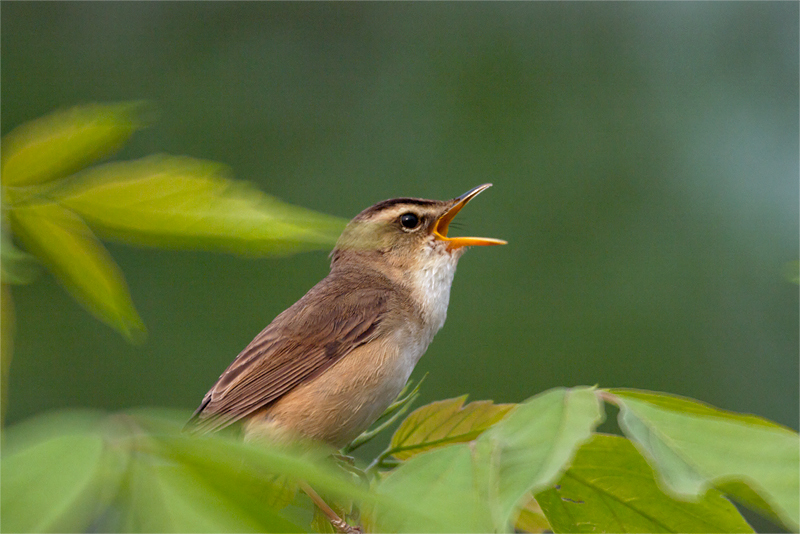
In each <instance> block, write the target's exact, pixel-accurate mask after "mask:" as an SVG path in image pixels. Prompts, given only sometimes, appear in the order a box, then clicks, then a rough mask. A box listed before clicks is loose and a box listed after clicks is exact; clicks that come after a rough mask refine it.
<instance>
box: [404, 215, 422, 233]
mask: <svg viewBox="0 0 800 534" xmlns="http://www.w3.org/2000/svg"><path fill="white" fill-rule="evenodd" d="M400 224H402V225H403V228H407V229H409V230H411V229H412V228H416V227H417V225H418V224H419V217H417V216H416V215H414V214H413V213H404V214H402V215H401V216H400Z"/></svg>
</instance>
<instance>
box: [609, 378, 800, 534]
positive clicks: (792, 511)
mask: <svg viewBox="0 0 800 534" xmlns="http://www.w3.org/2000/svg"><path fill="white" fill-rule="evenodd" d="M609 392H610V393H612V394H613V396H611V397H609V400H612V401H613V402H615V403H616V404H617V405H618V406H619V407H620V415H619V421H620V426H621V427H622V429H623V430H624V431H625V434H626V435H627V436H628V437H630V438H631V440H633V441H634V443H635V444H636V445H637V447H638V448H639V449H640V450H641V451H642V453H643V454H644V455H645V457H646V458H648V460H649V461H650V462H651V464H652V465H653V467H654V468H655V469H656V471H657V472H658V474H659V476H660V479H661V480H662V481H663V482H664V484H665V486H666V487H667V488H668V489H669V490H671V491H673V492H674V493H675V494H676V495H679V496H686V497H693V496H697V495H701V494H703V493H704V492H705V491H706V490H707V489H708V488H709V487H712V486H714V485H716V484H721V483H729V482H731V481H738V482H742V483H744V484H747V485H748V486H750V488H751V489H752V490H753V491H754V492H756V493H757V494H758V495H759V496H760V497H761V498H762V499H763V501H761V502H760V503H758V504H759V506H763V505H764V504H768V505H769V506H770V507H771V509H772V510H773V512H774V513H775V514H776V515H777V516H778V517H780V518H781V520H782V521H783V522H784V523H785V524H786V525H787V526H789V527H790V528H792V529H796V528H797V526H798V524H799V523H800V436H798V435H797V433H796V432H794V431H792V430H790V429H788V428H785V427H782V426H780V425H777V424H775V423H773V422H771V421H767V420H766V419H762V418H760V417H755V416H752V415H742V414H737V413H732V412H727V411H724V410H720V409H717V408H714V407H712V406H709V405H707V404H703V403H701V402H698V401H694V400H691V399H685V398H681V397H678V396H675V395H667V394H663V393H652V392H647V391H637V390H628V389H612V390H609ZM746 502H747V501H746Z"/></svg>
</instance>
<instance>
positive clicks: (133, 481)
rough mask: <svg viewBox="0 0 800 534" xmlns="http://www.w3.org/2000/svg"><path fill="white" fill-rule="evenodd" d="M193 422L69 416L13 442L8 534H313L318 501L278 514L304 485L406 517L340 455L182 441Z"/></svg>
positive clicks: (6, 480)
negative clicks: (357, 481) (295, 487)
mask: <svg viewBox="0 0 800 534" xmlns="http://www.w3.org/2000/svg"><path fill="white" fill-rule="evenodd" d="M187 416H188V414H183V413H181V414H179V415H178V416H177V417H176V416H174V415H173V414H171V413H169V414H168V413H166V412H161V413H154V412H153V411H135V412H130V413H123V414H117V415H114V416H111V417H105V418H102V419H101V418H100V417H99V416H98V415H96V414H83V413H77V414H76V413H73V412H65V413H59V414H51V415H46V416H42V417H37V418H35V419H34V420H31V421H27V422H25V423H22V424H19V425H15V426H13V427H11V428H9V429H6V430H5V431H4V435H3V437H4V443H3V456H2V459H1V460H0V461H2V464H0V468H2V472H3V492H2V501H0V513H2V519H3V522H2V528H3V529H4V530H8V531H15V532H20V531H32V530H34V531H35V530H50V531H61V532H76V531H94V532H154V531H157V532H209V531H215V532H219V531H236V532H246V531H259V532H270V531H271V532H287V531H288V532H292V531H307V528H308V523H309V521H310V519H311V515H312V514H311V502H310V500H309V499H307V498H305V496H304V495H303V494H298V495H297V498H296V499H295V500H294V501H293V503H292V506H289V507H285V504H286V503H285V501H284V502H283V503H276V502H275V500H274V498H275V497H280V496H282V495H283V494H284V489H285V484H286V481H287V480H292V481H296V480H298V479H301V480H303V481H305V482H306V483H308V484H309V485H310V486H311V487H313V488H314V489H315V490H317V491H319V492H320V493H321V494H323V495H325V496H326V498H328V496H330V498H333V499H339V500H340V501H342V502H351V501H356V502H358V503H359V505H360V506H365V507H370V508H371V509H375V510H378V511H385V510H392V511H393V512H391V513H396V514H398V515H400V516H413V515H414V514H415V513H416V511H415V510H414V509H412V508H411V507H410V506H408V505H407V504H406V503H405V502H404V501H402V500H401V501H399V502H390V501H388V500H382V499H380V498H378V497H377V496H375V495H374V494H372V493H369V492H368V491H367V490H366V489H365V488H363V487H361V486H357V485H354V484H353V483H352V482H351V480H350V479H349V477H347V476H344V475H343V474H342V473H341V472H338V471H337V470H335V469H334V468H333V467H332V466H330V465H329V464H326V463H323V462H322V461H321V458H322V457H323V455H325V454H327V453H328V452H329V451H328V450H327V449H322V450H317V449H315V448H310V447H309V446H304V448H303V449H301V450H293V449H292V450H290V449H287V448H280V449H278V448H276V447H274V446H270V445H269V444H266V443H257V444H247V443H243V442H242V441H241V440H240V439H238V438H232V437H230V436H226V435H210V436H203V437H195V436H191V435H188V434H184V433H182V432H181V430H180V429H181V427H182V425H183V423H184V422H185V420H186V418H187Z"/></svg>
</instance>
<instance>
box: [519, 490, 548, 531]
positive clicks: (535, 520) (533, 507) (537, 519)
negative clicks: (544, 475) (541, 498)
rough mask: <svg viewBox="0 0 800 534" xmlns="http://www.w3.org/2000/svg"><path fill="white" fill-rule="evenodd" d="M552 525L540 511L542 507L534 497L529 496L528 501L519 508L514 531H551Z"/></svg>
mask: <svg viewBox="0 0 800 534" xmlns="http://www.w3.org/2000/svg"><path fill="white" fill-rule="evenodd" d="M552 530H553V527H551V526H550V522H549V521H548V520H547V517H545V515H544V513H543V512H542V507H541V506H539V503H538V502H537V501H536V499H534V498H533V496H531V497H530V498H529V499H528V502H527V503H526V504H525V506H523V507H522V508H520V510H519V515H518V516H517V519H516V521H515V522H514V531H515V532H530V533H531V534H538V533H542V532H552Z"/></svg>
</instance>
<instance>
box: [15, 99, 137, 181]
mask: <svg viewBox="0 0 800 534" xmlns="http://www.w3.org/2000/svg"><path fill="white" fill-rule="evenodd" d="M142 108H143V105H142V103H140V102H129V103H122V104H89V105H85V106H76V107H74V108H71V109H68V110H65V111H58V112H55V113H51V114H50V115H47V116H45V117H42V118H40V119H36V120H34V121H31V122H27V123H25V124H23V125H21V126H19V127H17V128H15V129H14V130H12V131H11V132H9V133H8V134H7V135H5V136H4V137H3V140H2V156H1V157H0V159H1V160H2V164H1V165H0V166H1V167H2V170H0V173H1V174H2V180H3V185H4V186H5V187H10V186H23V185H31V184H37V183H43V182H47V181H50V180H54V179H56V178H61V177H63V176H66V175H67V174H70V173H73V172H75V171H77V170H79V169H82V168H83V167H85V166H86V165H89V164H90V163H92V162H93V161H95V160H98V159H100V158H102V157H104V156H107V155H109V154H113V153H114V152H116V151H117V150H118V149H119V148H120V147H121V146H122V145H123V144H124V143H125V142H126V141H127V140H128V138H129V137H130V136H131V134H132V133H133V132H134V131H136V130H137V129H139V128H141V127H142V126H144V121H143V120H142Z"/></svg>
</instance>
